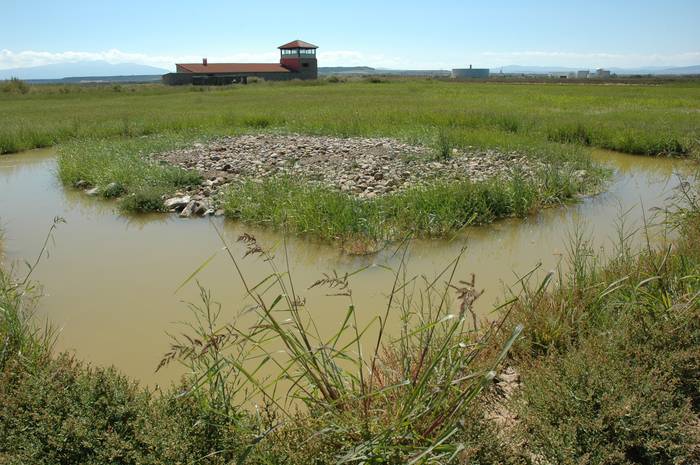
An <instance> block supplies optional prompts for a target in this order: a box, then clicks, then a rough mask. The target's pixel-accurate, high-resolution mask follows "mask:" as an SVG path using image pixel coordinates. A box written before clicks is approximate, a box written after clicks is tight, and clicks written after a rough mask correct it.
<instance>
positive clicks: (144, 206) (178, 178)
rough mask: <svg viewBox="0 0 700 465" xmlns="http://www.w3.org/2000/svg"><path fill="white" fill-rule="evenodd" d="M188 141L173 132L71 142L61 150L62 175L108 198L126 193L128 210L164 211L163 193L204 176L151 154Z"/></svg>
mask: <svg viewBox="0 0 700 465" xmlns="http://www.w3.org/2000/svg"><path fill="white" fill-rule="evenodd" d="M184 144H185V142H184V139H183V138H182V137H177V136H172V135H169V136H154V137H148V138H145V139H142V138H136V139H129V138H126V139H125V138H121V139H119V140H112V141H105V140H82V141H73V142H67V143H66V144H64V145H62V146H61V147H60V150H59V153H60V155H59V159H58V175H59V177H60V178H61V181H62V182H63V183H64V184H66V185H68V186H75V185H76V184H77V183H79V182H80V181H82V182H84V183H87V184H88V185H90V186H93V187H97V188H98V189H99V190H100V194H101V195H102V196H103V197H105V198H115V197H123V199H122V200H121V202H120V207H121V208H122V209H123V210H124V211H129V212H149V211H163V210H164V207H163V202H162V199H161V196H162V195H164V194H169V193H172V192H175V191H176V190H178V189H181V188H184V187H187V186H191V185H197V184H199V182H200V181H201V177H200V175H199V174H197V173H195V172H192V171H186V170H183V169H181V168H177V167H172V166H166V165H161V164H158V163H155V162H152V161H149V160H148V159H147V155H149V154H151V153H154V152H160V151H164V150H169V149H173V148H177V147H181V146H183V145H184Z"/></svg>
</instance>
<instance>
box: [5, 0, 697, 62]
mask: <svg viewBox="0 0 700 465" xmlns="http://www.w3.org/2000/svg"><path fill="white" fill-rule="evenodd" d="M0 6H1V7H2V8H0V11H2V16H0V26H1V27H0V68H12V67H23V66H33V65H41V64H48V63H60V62H67V61H79V60H93V59H104V60H107V61H110V62H113V63H117V62H135V63H143V64H150V65H154V66H160V67H168V68H169V67H172V63H173V62H175V61H198V60H199V59H201V57H204V56H206V57H208V58H209V60H210V61H275V60H276V59H277V51H276V47H277V46H278V45H280V44H282V43H285V42H287V41H289V40H292V39H296V38H299V39H303V40H307V41H309V42H313V43H315V44H317V45H319V46H320V47H321V48H320V50H319V61H320V63H319V64H320V65H321V66H338V65H370V66H378V67H392V68H405V69H408V68H451V67H455V66H464V65H466V64H469V63H472V64H474V65H475V66H478V67H482V66H483V67H498V66H504V65H509V64H519V65H547V66H552V65H555V66H571V67H591V68H592V67H597V66H604V67H614V66H619V67H635V66H647V65H652V66H684V65H695V64H700V27H699V26H698V24H700V0H667V1H663V2H662V1H659V0H656V1H650V0H637V1H620V0H608V1H602V0H588V1H580V0H570V1H562V0H558V1H550V0H546V1H530V2H528V1H511V0H501V1H498V2H493V4H489V2H485V1H483V0H482V1H443V0H433V1H425V0H424V1H410V0H404V1H384V2H382V1H378V0H375V1H365V0H356V1H344V2H337V3H336V2H333V3H332V2H329V1H306V2H283V1H276V0H266V1H265V2H259V1H255V0H248V1H237V0H229V1H214V0H199V1H196V0H195V1H192V0H190V1H186V2H180V1H177V0H171V1H161V0H157V1H149V0H138V1H137V0H119V1H111V0H103V1H96V0H90V1H87V0H70V1H67V0H52V1H50V0H33V1H27V0H0Z"/></svg>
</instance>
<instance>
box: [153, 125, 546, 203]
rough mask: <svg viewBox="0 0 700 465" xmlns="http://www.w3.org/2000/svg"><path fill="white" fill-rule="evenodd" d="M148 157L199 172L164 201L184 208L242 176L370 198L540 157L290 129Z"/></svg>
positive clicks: (524, 164) (518, 166)
mask: <svg viewBox="0 0 700 465" xmlns="http://www.w3.org/2000/svg"><path fill="white" fill-rule="evenodd" d="M154 157H155V159H156V160H158V161H161V162H165V163H168V164H172V165H176V166H180V167H182V168H186V169H194V170H196V171H198V172H200V173H201V174H202V175H203V177H204V181H203V182H202V185H201V186H198V187H197V188H195V189H192V190H191V191H189V192H187V193H179V195H178V197H177V198H173V199H169V200H168V201H167V205H168V208H170V209H172V210H177V211H184V212H187V211H188V210H187V207H188V205H185V206H182V203H183V202H184V201H182V200H181V198H183V197H185V196H187V197H188V203H189V202H193V201H196V202H200V203H202V205H203V208H204V209H205V210H207V211H209V210H212V206H214V205H216V201H215V198H216V196H217V194H218V192H219V190H220V189H221V188H222V187H223V186H226V185H227V184H229V183H231V182H235V181H238V180H242V179H263V178H266V177H270V176H277V175H290V176H294V177H297V178H300V179H305V180H307V181H309V182H312V183H318V184H322V185H325V186H328V187H331V188H335V189H339V190H341V191H344V192H347V193H348V194H351V195H355V196H357V197H359V198H367V199H369V198H373V197H376V196H378V195H384V194H389V193H392V192H397V191H400V190H402V189H406V188H408V187H412V186H416V185H421V184H426V183H429V182H432V181H435V180H443V181H449V180H458V179H463V180H471V181H482V180H485V179H489V178H495V177H500V178H502V177H509V176H512V174H513V173H514V171H515V170H518V171H519V172H520V173H522V174H523V175H525V176H531V175H532V173H533V172H534V170H535V169H536V168H537V167H538V166H539V165H540V162H538V161H537V160H533V159H532V158H528V157H525V156H523V155H522V154H517V153H500V152H497V151H493V150H476V149H473V150H470V151H458V150H456V149H453V151H452V156H451V157H449V158H448V159H445V160H440V161H438V160H437V159H436V157H435V151H434V150H433V149H431V148H429V147H423V146H414V145H409V144H405V143H402V142H399V141H396V140H393V139H386V138H381V139H368V138H348V139H341V138H335V137H321V136H304V135H295V134H292V135H274V134H260V135H243V136H238V137H228V138H223V139H218V140H217V141H215V142H212V143H210V144H206V145H205V144H195V145H194V146H193V147H191V148H188V149H184V150H177V151H172V152H166V153H161V154H157V155H154ZM193 208H194V206H193Z"/></svg>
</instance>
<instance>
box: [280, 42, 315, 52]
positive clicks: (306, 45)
mask: <svg viewBox="0 0 700 465" xmlns="http://www.w3.org/2000/svg"><path fill="white" fill-rule="evenodd" d="M277 48H279V49H280V50H282V49H290V48H318V47H317V46H316V45H314V44H310V43H308V42H304V41H303V40H295V41H292V42H289V43H288V44H284V45H280V46H279V47H277Z"/></svg>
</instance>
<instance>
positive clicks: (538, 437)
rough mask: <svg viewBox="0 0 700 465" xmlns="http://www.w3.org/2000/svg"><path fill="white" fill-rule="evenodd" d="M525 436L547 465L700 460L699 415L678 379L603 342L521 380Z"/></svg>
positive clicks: (557, 358)
mask: <svg viewBox="0 0 700 465" xmlns="http://www.w3.org/2000/svg"><path fill="white" fill-rule="evenodd" d="M523 382H524V388H523V394H522V401H523V402H522V403H521V404H519V405H520V410H519V416H520V418H521V419H522V424H521V425H520V426H521V434H522V436H523V437H524V438H527V442H528V443H529V445H530V448H531V449H532V452H534V453H535V454H537V455H539V456H541V457H543V459H544V461H545V462H546V463H571V464H574V463H590V464H618V463H619V464H623V463H624V464H652V463H653V464H668V465H672V464H678V463H688V464H690V463H697V460H700V456H698V455H697V454H698V450H697V449H695V446H696V445H697V444H698V440H699V439H700V438H699V437H698V436H697V431H696V430H695V429H694V428H693V426H692V424H693V422H694V421H695V417H694V415H693V414H692V412H691V410H690V408H689V404H688V402H687V400H686V399H685V398H683V397H682V396H679V395H678V394H677V392H676V391H675V389H674V380H673V379H672V378H669V377H668V376H667V374H666V373H664V372H663V371H660V370H654V369H652V370H650V369H648V368H647V367H643V366H638V365H637V364H635V362H634V360H628V359H626V358H625V357H624V356H623V354H622V353H621V352H620V351H619V349H617V348H616V347H615V345H614V344H611V343H610V342H608V341H606V340H604V339H603V338H591V339H588V340H587V341H586V342H585V343H584V344H583V345H582V346H581V347H580V348H578V349H573V350H570V351H568V352H565V353H556V354H552V356H550V357H548V358H547V359H545V360H544V361H542V362H541V364H539V365H538V366H536V367H535V368H534V369H533V370H532V371H531V372H529V373H528V374H527V375H526V376H525V377H524V380H523Z"/></svg>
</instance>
